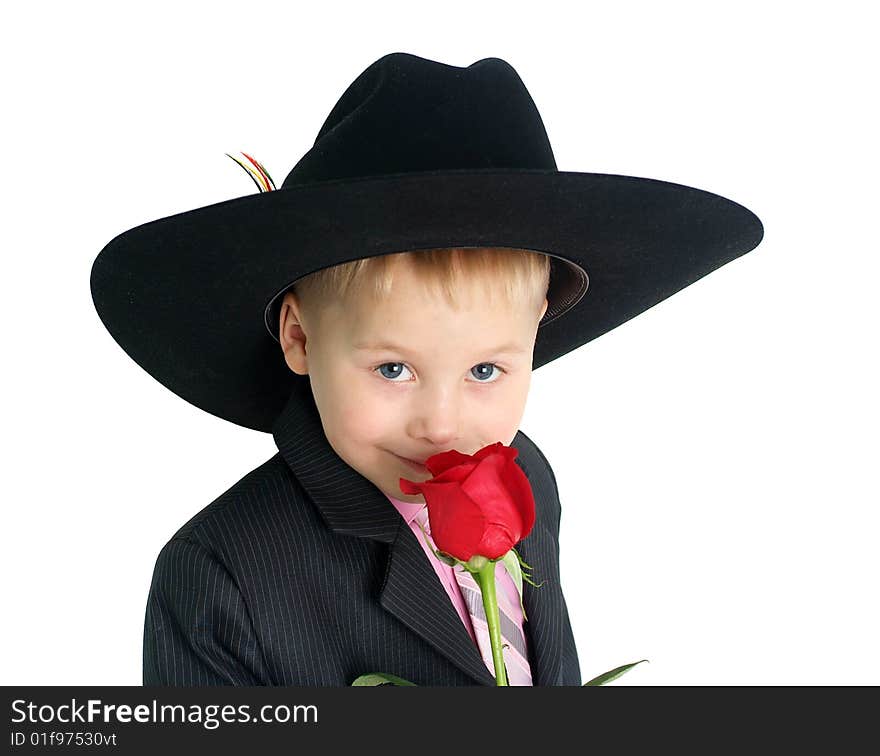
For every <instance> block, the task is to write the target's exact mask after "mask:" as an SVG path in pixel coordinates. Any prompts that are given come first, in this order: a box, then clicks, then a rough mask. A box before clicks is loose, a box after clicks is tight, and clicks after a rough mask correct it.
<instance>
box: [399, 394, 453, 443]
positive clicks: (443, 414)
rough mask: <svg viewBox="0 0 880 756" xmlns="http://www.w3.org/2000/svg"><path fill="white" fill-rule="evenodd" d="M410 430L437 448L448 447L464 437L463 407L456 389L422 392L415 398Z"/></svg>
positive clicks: (413, 434)
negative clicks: (462, 429) (462, 430)
mask: <svg viewBox="0 0 880 756" xmlns="http://www.w3.org/2000/svg"><path fill="white" fill-rule="evenodd" d="M409 425H410V427H409V433H410V435H411V436H412V437H413V438H420V439H423V440H424V442H425V444H426V445H428V446H431V447H433V448H435V449H447V448H451V447H452V446H454V444H455V442H456V441H458V440H459V439H460V438H461V406H460V400H459V397H458V396H457V395H456V394H455V392H454V391H450V390H445V389H437V390H434V391H423V392H420V393H419V395H418V396H415V397H414V398H413V410H412V413H411V416H410V423H409Z"/></svg>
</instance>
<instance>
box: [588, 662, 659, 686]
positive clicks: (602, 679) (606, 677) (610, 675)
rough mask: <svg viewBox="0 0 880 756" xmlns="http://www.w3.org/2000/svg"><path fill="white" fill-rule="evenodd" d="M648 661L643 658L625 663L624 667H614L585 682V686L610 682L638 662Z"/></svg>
mask: <svg viewBox="0 0 880 756" xmlns="http://www.w3.org/2000/svg"><path fill="white" fill-rule="evenodd" d="M646 661H648V660H647V659H642V660H641V661H637V662H633V663H632V664H624V665H623V666H622V667H615V668H614V669H612V670H610V671H608V672H605V673H603V674H601V675H599V676H598V677H594V678H593V679H592V680H590V681H589V682H585V683H584V685H583V687H587V686H588V685H604V684H605V683H609V682H611V681H612V680H616V679H617V678H618V677H620V676H621V675H622V674H624V673H625V672H629V671H630V670H631V669H632V668H633V667H635V666H636V664H641V663H642V662H646Z"/></svg>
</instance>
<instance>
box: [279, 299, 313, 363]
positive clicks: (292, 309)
mask: <svg viewBox="0 0 880 756" xmlns="http://www.w3.org/2000/svg"><path fill="white" fill-rule="evenodd" d="M278 341H279V342H280V343H281V350H282V351H283V352H284V361H285V362H286V363H287V366H288V367H289V368H290V369H291V370H292V371H293V372H294V373H296V374H297V375H308V372H309V366H308V357H307V355H306V332H305V331H304V330H303V327H302V316H301V307H300V303H299V300H297V298H296V295H295V294H294V293H293V292H292V291H288V292H287V293H285V295H284V298H283V299H282V300H281V313H280V314H279V317H278Z"/></svg>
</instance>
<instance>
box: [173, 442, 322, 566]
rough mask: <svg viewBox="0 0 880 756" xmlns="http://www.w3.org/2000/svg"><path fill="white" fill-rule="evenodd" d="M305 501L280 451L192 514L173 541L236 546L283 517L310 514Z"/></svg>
mask: <svg viewBox="0 0 880 756" xmlns="http://www.w3.org/2000/svg"><path fill="white" fill-rule="evenodd" d="M303 501H304V492H303V490H302V487H301V486H300V484H299V482H298V481H297V479H296V478H295V477H294V475H293V473H292V472H291V470H290V468H289V467H288V466H287V464H286V463H285V461H284V458H283V457H282V456H281V454H280V453H278V454H275V455H274V456H273V457H271V458H270V459H268V460H266V462H264V463H263V464H261V465H260V466H259V467H257V468H255V469H253V470H251V471H250V472H249V473H247V474H246V475H244V476H243V477H242V478H241V479H240V480H238V481H237V482H236V483H234V484H233V485H232V486H230V487H229V488H228V489H227V490H226V491H224V492H223V493H222V494H220V495H219V496H218V497H217V498H216V499H214V500H213V501H212V502H211V503H210V504H208V505H207V506H206V507H204V508H203V509H201V510H200V511H198V512H197V513H196V514H194V515H193V516H192V517H190V519H189V520H187V522H185V523H184V524H183V525H181V526H180V528H178V530H177V532H176V533H175V534H174V535H173V536H172V538H171V540H172V541H174V540H185V541H190V542H195V543H199V544H201V545H203V546H206V547H207V548H209V549H211V550H217V551H223V550H225V549H228V548H230V547H233V548H234V547H235V544H236V543H238V542H240V541H241V540H242V539H245V540H249V541H251V543H253V542H254V541H255V540H256V541H260V540H262V538H261V532H262V531H268V530H270V529H274V528H276V527H277V524H278V522H279V521H280V520H286V521H289V520H290V519H291V518H293V519H294V520H295V519H297V518H298V517H301V516H302V517H306V516H308V512H309V508H308V507H305V506H302V504H303ZM263 535H265V534H264V533H263ZM222 546H225V548H221V547H222Z"/></svg>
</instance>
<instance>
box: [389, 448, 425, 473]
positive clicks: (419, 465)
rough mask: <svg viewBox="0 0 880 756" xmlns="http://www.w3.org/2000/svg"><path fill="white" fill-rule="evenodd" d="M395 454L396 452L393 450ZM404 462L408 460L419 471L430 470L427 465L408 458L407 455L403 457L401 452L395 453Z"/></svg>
mask: <svg viewBox="0 0 880 756" xmlns="http://www.w3.org/2000/svg"><path fill="white" fill-rule="evenodd" d="M392 454H394V452H392ZM394 456H395V457H397V458H398V459H399V460H401V461H402V462H406V464H408V465H409V466H410V467H412V468H413V469H414V470H417V471H418V472H428V468H427V467H425V466H424V465H423V464H422V463H421V462H416V461H415V460H414V459H407V458H406V457H401V456H400V455H399V454H394Z"/></svg>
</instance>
